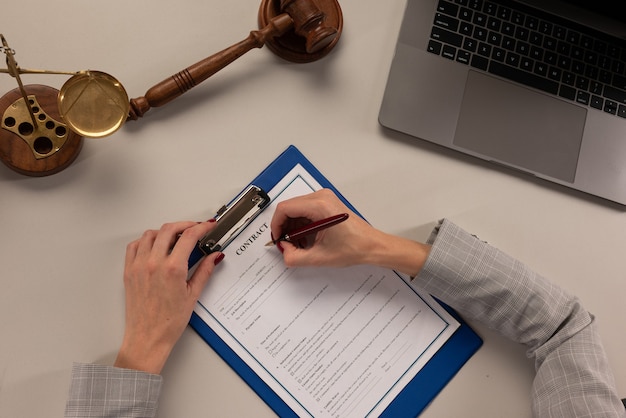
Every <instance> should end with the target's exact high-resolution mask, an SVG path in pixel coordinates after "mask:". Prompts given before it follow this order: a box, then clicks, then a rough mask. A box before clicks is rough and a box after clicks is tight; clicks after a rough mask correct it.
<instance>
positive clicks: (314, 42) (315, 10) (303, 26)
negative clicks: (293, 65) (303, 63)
mask: <svg viewBox="0 0 626 418" xmlns="http://www.w3.org/2000/svg"><path fill="white" fill-rule="evenodd" d="M280 9H281V10H282V11H284V12H285V13H288V14H289V16H291V18H292V19H293V25H294V31H295V32H296V33H297V34H298V35H300V36H302V37H303V38H304V39H306V44H305V45H306V46H305V49H306V52H308V53H309V54H313V53H316V52H318V51H320V50H322V49H323V48H326V47H327V46H328V45H329V44H330V43H331V42H332V41H334V40H335V38H336V37H337V35H338V32H337V29H335V28H333V27H330V26H328V25H326V22H325V20H326V14H325V13H324V12H323V11H322V10H320V8H319V7H317V4H316V3H315V1H314V0H281V1H280Z"/></svg>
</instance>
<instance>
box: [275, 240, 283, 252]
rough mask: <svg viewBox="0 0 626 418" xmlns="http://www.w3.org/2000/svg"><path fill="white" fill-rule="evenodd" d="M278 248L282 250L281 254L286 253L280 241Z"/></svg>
mask: <svg viewBox="0 0 626 418" xmlns="http://www.w3.org/2000/svg"><path fill="white" fill-rule="evenodd" d="M276 247H278V249H279V250H280V252H281V253H284V252H285V249H284V248H283V245H282V244H281V242H280V241H278V242H277V243H276Z"/></svg>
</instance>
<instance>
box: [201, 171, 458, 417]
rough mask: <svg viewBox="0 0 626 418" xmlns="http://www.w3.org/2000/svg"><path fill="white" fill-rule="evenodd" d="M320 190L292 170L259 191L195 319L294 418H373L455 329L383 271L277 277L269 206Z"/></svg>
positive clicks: (280, 271)
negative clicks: (261, 201)
mask: <svg viewBox="0 0 626 418" xmlns="http://www.w3.org/2000/svg"><path fill="white" fill-rule="evenodd" d="M320 188H321V186H320V185H319V184H318V183H317V182H316V181H315V180H314V179H313V177H311V176H310V175H309V174H308V173H307V172H306V170H305V169H304V168H302V167H301V166H296V167H295V168H294V169H293V170H292V171H291V172H290V173H289V174H288V175H287V176H285V177H284V178H283V180H282V181H281V182H279V183H278V184H277V185H276V187H274V189H272V190H270V191H268V194H269V195H270V197H271V199H272V203H271V204H270V205H269V207H268V208H266V209H265V210H264V211H263V212H262V213H261V214H260V215H259V216H258V217H257V218H256V219H255V220H254V221H253V222H252V223H251V224H250V225H249V226H248V227H247V228H246V229H244V230H243V232H241V233H240V234H239V236H238V237H237V238H235V239H234V240H233V241H232V242H231V243H230V244H229V245H228V247H227V248H225V249H224V250H223V252H224V253H226V259H225V260H224V263H222V264H220V266H219V268H217V269H216V271H215V274H214V275H213V277H212V278H211V280H210V281H209V284H208V285H207V287H206V289H205V290H204V293H203V294H202V296H201V298H200V300H199V302H198V306H197V307H196V310H195V312H196V314H197V315H198V316H199V317H200V318H201V319H202V320H203V321H205V322H206V323H207V324H208V325H209V326H210V327H211V328H212V329H213V330H214V331H215V332H216V333H217V334H218V336H219V337H220V338H221V339H222V340H223V341H224V342H225V343H226V344H228V345H229V346H230V348H231V349H232V350H233V351H234V352H235V353H236V354H237V355H238V356H239V357H241V358H242V359H243V360H244V361H245V363H246V364H247V365H248V366H249V367H250V368H251V369H252V370H253V371H254V372H255V373H256V374H257V375H258V376H259V377H260V378H261V379H263V381H265V382H266V383H267V384H268V385H269V386H270V387H271V388H272V389H273V390H274V392H276V393H277V394H278V396H279V397H280V398H281V399H282V400H283V401H284V402H285V403H286V404H287V405H288V406H289V407H290V408H291V409H292V410H293V411H294V412H295V413H296V414H297V415H298V416H301V417H304V416H315V417H342V418H344V417H366V416H378V415H379V414H380V413H381V412H383V411H384V409H385V408H386V407H387V406H388V405H389V404H390V403H391V402H392V401H393V399H394V398H395V397H396V395H398V393H399V392H400V391H401V390H402V389H403V388H404V386H405V385H406V384H407V383H408V382H409V381H410V380H411V379H412V378H413V377H414V376H415V375H416V374H417V373H418V372H419V370H420V369H421V368H422V367H423V366H424V365H425V364H426V363H427V362H428V360H429V359H430V358H431V357H432V356H433V355H434V354H435V353H436V351H437V350H438V349H439V348H440V347H441V346H442V345H443V344H444V343H445V342H446V340H447V339H448V338H449V337H450V336H451V335H452V334H453V333H454V331H455V330H456V329H457V328H458V327H459V324H458V322H457V321H456V320H455V319H454V318H452V317H451V316H450V314H449V313H448V312H447V311H445V309H443V308H442V307H441V306H440V305H439V304H438V303H436V302H435V301H434V300H433V299H432V298H431V297H430V296H428V295H423V294H421V293H419V292H418V291H416V290H415V289H414V288H413V287H411V286H410V285H409V284H408V278H407V277H402V276H400V275H399V274H397V273H396V272H394V271H392V270H388V269H383V268H378V267H372V266H356V267H349V268H287V267H285V265H284V263H283V260H282V255H281V253H280V251H279V250H278V249H277V248H276V247H275V246H272V247H265V244H266V243H267V242H268V241H270V239H271V238H270V228H269V226H270V221H271V219H272V215H273V214H274V209H275V207H276V204H277V203H278V202H280V201H281V200H285V199H289V198H291V197H295V196H299V195H303V194H308V193H311V192H313V191H315V190H319V189H320Z"/></svg>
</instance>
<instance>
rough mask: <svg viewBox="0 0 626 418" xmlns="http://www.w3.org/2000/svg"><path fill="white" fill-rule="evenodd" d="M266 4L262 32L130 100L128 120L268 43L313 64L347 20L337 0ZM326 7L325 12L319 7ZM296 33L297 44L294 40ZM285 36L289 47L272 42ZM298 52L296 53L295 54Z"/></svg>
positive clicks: (273, 0)
mask: <svg viewBox="0 0 626 418" xmlns="http://www.w3.org/2000/svg"><path fill="white" fill-rule="evenodd" d="M277 3H278V0H263V1H262V3H261V8H260V9H259V26H262V27H261V29H259V30H254V31H251V32H250V35H249V36H248V37H247V38H246V39H244V40H243V41H241V42H238V43H236V44H234V45H232V46H231V47H228V48H226V49H225V50H223V51H221V52H218V53H216V54H214V55H211V56H210V57H208V58H205V59H204V60H202V61H199V62H197V63H195V64H193V65H191V66H190V67H187V68H186V69H184V70H182V71H180V72H178V73H177V74H174V75H173V76H171V77H169V78H167V79H165V80H163V81H162V82H160V83H158V84H156V85H155V86H153V87H152V88H150V89H149V90H148V91H147V92H146V94H145V96H143V97H138V98H136V99H131V100H130V111H129V116H128V119H131V120H137V119H138V118H139V117H142V116H143V115H144V114H145V113H146V112H147V111H148V110H150V108H152V107H159V106H162V105H164V104H166V103H168V102H170V101H171V100H173V99H175V98H176V97H178V96H180V95H182V94H183V93H185V92H186V91H188V90H190V89H191V88H192V87H194V86H196V85H198V84H200V83H201V82H203V81H204V80H206V79H207V78H209V77H211V76H212V75H213V74H215V73H216V72H218V71H219V70H221V69H222V68H224V67H226V66H227V65H228V64H230V63H232V62H233V61H235V60H236V59H237V58H239V57H240V56H242V55H243V54H245V53H246V52H248V51H250V50H251V49H253V48H261V47H262V46H263V45H265V44H266V43H268V45H269V46H270V49H271V50H272V51H274V52H275V53H276V54H278V55H279V56H281V57H282V58H285V59H288V60H290V61H295V62H309V61H313V60H315V59H319V58H321V57H322V56H324V55H326V54H327V53H328V52H329V51H330V49H332V48H333V47H334V45H335V44H336V42H337V41H338V40H339V36H340V34H341V30H342V26H343V20H342V16H341V9H340V8H339V4H338V3H337V1H336V0H280V6H279V8H278V9H276V7H275V5H276V4H277ZM318 4H320V5H322V8H320V7H318ZM290 32H293V33H295V34H296V35H297V36H295V37H292V38H297V40H296V41H295V43H294V42H293V40H292V39H291V38H289V36H290ZM283 36H285V38H287V40H286V44H285V43H281V42H274V43H272V41H273V40H274V39H275V38H280V37H283ZM294 51H295V52H294Z"/></svg>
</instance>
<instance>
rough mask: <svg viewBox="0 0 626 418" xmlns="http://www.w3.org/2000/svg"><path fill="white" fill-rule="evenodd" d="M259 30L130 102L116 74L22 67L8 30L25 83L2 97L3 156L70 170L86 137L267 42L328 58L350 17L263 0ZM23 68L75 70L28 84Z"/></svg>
mask: <svg viewBox="0 0 626 418" xmlns="http://www.w3.org/2000/svg"><path fill="white" fill-rule="evenodd" d="M258 25H259V28H260V29H259V30H254V31H252V32H250V35H249V36H248V37H247V38H246V39H244V40H243V41H241V42H239V43H237V44H234V45H232V46H231V47H228V48H226V49H225V50H223V51H221V52H218V53H216V54H214V55H211V56H210V57H208V58H205V59H204V60H202V61H199V62H197V63H195V64H193V65H191V66H190V67H187V68H185V69H184V70H183V71H180V72H179V73H177V74H175V75H173V76H171V77H169V78H167V79H165V80H163V81H162V82H160V83H158V84H156V85H155V86H153V87H152V88H150V89H149V90H148V91H147V92H146V94H145V96H143V97H138V98H135V99H132V100H130V101H129V99H128V95H127V93H126V90H125V89H124V87H123V86H122V84H121V83H120V82H119V81H118V80H116V79H115V78H114V77H113V76H111V75H109V74H106V73H104V72H101V71H93V70H83V71H77V72H65V71H50V70H30V69H24V68H21V67H20V66H19V65H18V64H17V61H16V60H15V51H14V50H13V49H11V48H10V47H9V44H8V42H7V40H6V39H5V37H4V36H2V35H0V38H1V40H2V46H0V51H1V52H3V53H4V54H5V55H6V63H7V68H6V69H2V68H0V73H6V74H8V75H10V76H12V77H14V78H15V79H16V80H17V84H18V87H17V88H16V89H14V90H12V91H10V92H8V93H7V94H5V95H4V96H2V97H1V98H0V115H2V120H1V121H0V128H1V129H0V159H1V160H2V162H3V163H4V164H6V165H7V166H8V167H9V168H11V169H12V170H14V171H16V172H18V173H21V174H24V175H27V176H47V175H51V174H54V173H57V172H59V171H61V170H63V169H65V168H67V167H68V166H69V165H70V164H71V163H72V162H73V161H74V160H75V159H76V157H77V156H78V154H79V153H80V150H81V148H82V144H83V137H90V138H99V137H105V136H107V135H111V134H113V133H114V132H116V131H117V130H118V129H119V128H121V127H122V125H124V123H125V122H126V121H127V120H129V119H130V120H136V119H138V118H139V117H142V116H143V115H144V114H145V113H146V112H147V111H148V110H149V109H150V108H152V107H158V106H162V105H164V104H166V103H168V102H169V101H171V100H173V99H174V98H176V97H178V96H180V95H182V94H183V93H184V92H186V91H188V90H189V89H191V88H192V87H194V86H196V85H198V84H199V83H201V82H203V81H204V80H206V79H207V78H209V77H210V76H212V75H213V74H215V73H216V72H218V71H219V70H221V69H222V68H224V67H225V66H227V65H228V64H230V63H231V62H233V61H235V60H236V59H237V58H239V57H240V56H241V55H243V54H245V53H246V52H248V51H249V50H251V49H253V48H261V47H262V46H264V45H267V46H268V48H269V49H270V50H271V51H272V52H274V53H275V54H276V55H278V56H280V57H281V58H284V59H286V60H289V61H292V62H298V63H306V62H312V61H315V60H318V59H320V58H322V57H324V56H326V55H327V54H328V53H329V52H330V51H331V50H332V49H333V48H334V47H335V45H336V44H337V42H338V41H339V37H340V35H341V31H342V29H343V17H342V13H341V8H340V6H339V3H338V2H337V0H262V3H261V7H260V8H259V13H258ZM23 74H60V75H69V76H71V77H70V78H69V79H68V80H67V81H66V82H65V83H64V84H63V86H62V87H61V89H60V90H56V89H54V88H52V87H49V86H45V85H40V84H30V85H24V84H23V83H22V80H21V75H23Z"/></svg>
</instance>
